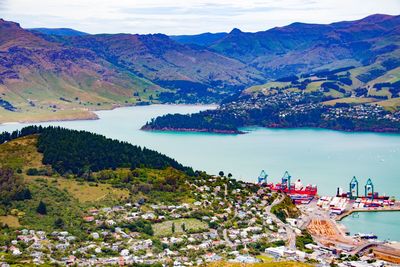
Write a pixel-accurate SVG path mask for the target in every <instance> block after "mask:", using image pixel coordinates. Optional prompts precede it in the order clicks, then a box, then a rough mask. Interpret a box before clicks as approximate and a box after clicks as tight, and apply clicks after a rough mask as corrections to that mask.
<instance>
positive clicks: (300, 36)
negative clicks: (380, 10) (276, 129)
mask: <svg viewBox="0 0 400 267" xmlns="http://www.w3.org/2000/svg"><path fill="white" fill-rule="evenodd" d="M399 25H400V16H389V15H379V14H378V15H372V16H369V17H366V18H364V19H361V20H357V21H349V22H338V23H332V24H329V25H320V24H305V23H293V24H291V25H289V26H285V27H276V28H273V29H270V30H267V31H261V32H256V33H247V32H242V31H240V30H238V29H234V30H233V31H232V32H230V33H229V34H228V35H226V36H225V37H224V38H222V39H220V40H218V41H217V42H215V43H213V44H212V45H210V46H209V48H210V49H213V50H214V51H216V52H219V53H221V54H223V55H225V56H228V57H232V58H236V59H238V60H240V61H242V62H244V63H246V64H248V65H250V66H253V67H255V68H256V69H258V70H260V71H262V72H263V74H264V75H265V76H266V77H267V78H278V77H284V76H290V75H293V74H299V73H307V72H311V71H315V70H318V69H323V68H326V69H330V68H339V67H346V66H350V65H354V66H361V65H367V64H371V63H373V62H374V61H376V60H377V59H378V58H379V57H381V56H383V55H385V56H387V57H391V56H390V54H391V53H393V52H395V51H397V50H398V49H399V44H400V43H399V38H400V35H399V34H398V33H399ZM396 53H397V52H396Z"/></svg>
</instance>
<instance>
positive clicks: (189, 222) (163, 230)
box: [153, 219, 208, 236]
mask: <svg viewBox="0 0 400 267" xmlns="http://www.w3.org/2000/svg"><path fill="white" fill-rule="evenodd" d="M172 224H175V233H184V231H183V229H182V225H183V224H184V225H185V226H186V230H187V231H189V232H192V231H194V232H197V231H202V230H207V229H208V225H207V224H206V223H204V222H202V221H199V220H197V219H178V220H171V221H165V222H162V223H156V224H153V230H154V235H155V236H170V235H172V234H173V233H172Z"/></svg>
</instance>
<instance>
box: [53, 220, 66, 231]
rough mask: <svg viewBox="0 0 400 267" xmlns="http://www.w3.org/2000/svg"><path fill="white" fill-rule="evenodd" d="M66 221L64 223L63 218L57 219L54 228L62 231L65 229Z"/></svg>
mask: <svg viewBox="0 0 400 267" xmlns="http://www.w3.org/2000/svg"><path fill="white" fill-rule="evenodd" d="M64 225H65V224H64V221H63V219H61V218H57V219H56V220H55V221H54V227H55V228H58V229H62V228H64Z"/></svg>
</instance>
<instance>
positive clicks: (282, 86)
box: [243, 60, 400, 111]
mask: <svg viewBox="0 0 400 267" xmlns="http://www.w3.org/2000/svg"><path fill="white" fill-rule="evenodd" d="M392 62H395V64H394V63H393V64H392V65H390V63H392ZM396 62H397V61H396V60H388V61H383V62H382V63H380V64H378V63H374V64H371V65H368V66H364V67H347V68H339V69H332V70H324V71H319V72H316V73H311V74H304V75H300V76H290V77H286V78H281V79H278V80H276V81H273V82H268V83H266V84H263V85H257V86H252V87H249V88H247V89H246V90H245V91H244V92H243V94H252V95H255V94H258V93H262V94H264V95H271V94H275V93H277V92H279V91H286V92H305V93H311V92H318V91H320V92H322V93H323V94H324V95H325V96H326V97H330V98H332V99H331V100H328V101H326V102H324V103H325V104H327V105H335V104H336V103H349V104H357V103H375V104H378V105H381V106H383V107H384V108H386V109H387V110H390V111H394V110H397V109H399V107H400V98H399V97H400V94H399V93H400V67H396V66H397V64H398V63H396ZM399 62H400V61H399Z"/></svg>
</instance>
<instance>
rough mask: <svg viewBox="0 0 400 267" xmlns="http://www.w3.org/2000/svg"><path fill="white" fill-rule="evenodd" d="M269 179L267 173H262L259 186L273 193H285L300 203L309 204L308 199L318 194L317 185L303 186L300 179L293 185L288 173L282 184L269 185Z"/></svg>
mask: <svg viewBox="0 0 400 267" xmlns="http://www.w3.org/2000/svg"><path fill="white" fill-rule="evenodd" d="M267 177H268V175H267V174H266V173H265V171H262V172H261V174H260V176H259V177H258V184H259V185H264V186H266V187H268V188H269V189H270V190H271V191H279V192H284V193H286V194H288V195H290V196H293V198H292V199H293V200H295V201H297V202H299V203H300V202H306V201H308V202H309V198H307V197H314V196H315V195H317V193H318V188H317V186H316V185H310V184H308V185H306V186H303V184H302V183H301V180H300V179H298V180H297V181H296V182H294V183H291V179H292V177H291V176H290V174H289V172H287V171H286V172H285V174H284V175H283V176H282V179H281V182H280V183H276V184H274V183H268V182H267ZM311 199H312V198H311ZM310 201H311V200H310Z"/></svg>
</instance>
